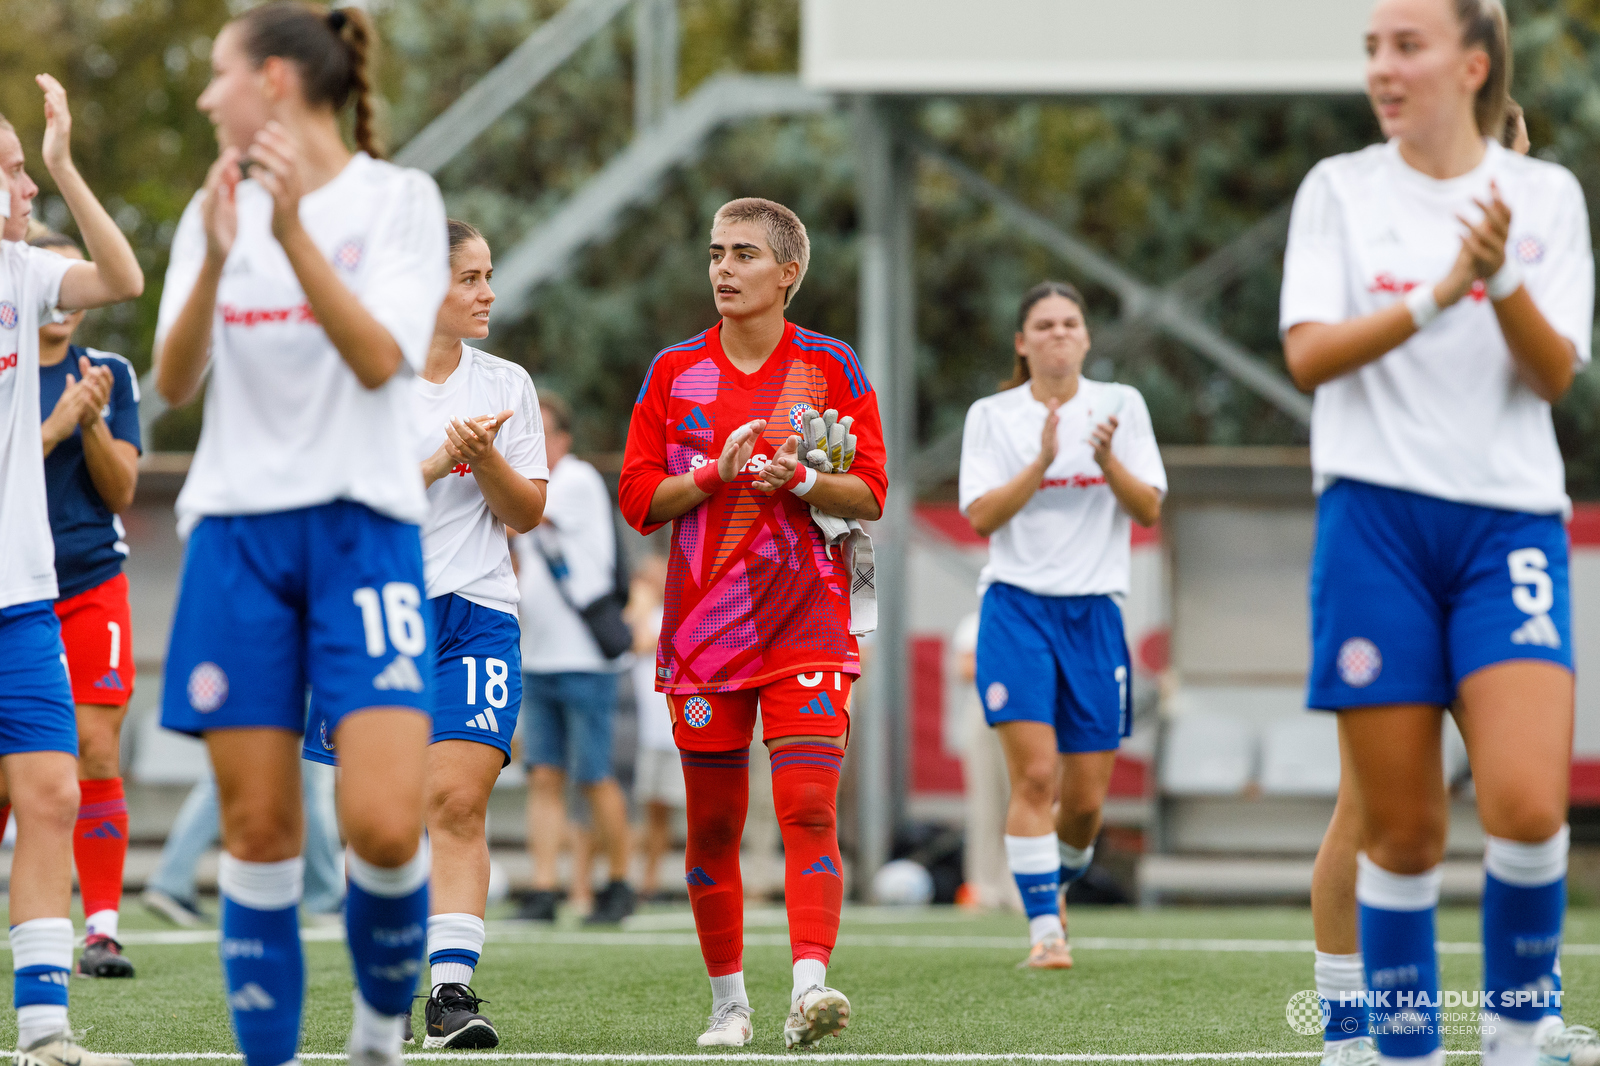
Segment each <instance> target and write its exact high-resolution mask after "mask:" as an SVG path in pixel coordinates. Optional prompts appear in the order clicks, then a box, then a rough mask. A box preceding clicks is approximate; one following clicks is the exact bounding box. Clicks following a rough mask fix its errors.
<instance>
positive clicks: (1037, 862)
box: [1005, 833, 1067, 944]
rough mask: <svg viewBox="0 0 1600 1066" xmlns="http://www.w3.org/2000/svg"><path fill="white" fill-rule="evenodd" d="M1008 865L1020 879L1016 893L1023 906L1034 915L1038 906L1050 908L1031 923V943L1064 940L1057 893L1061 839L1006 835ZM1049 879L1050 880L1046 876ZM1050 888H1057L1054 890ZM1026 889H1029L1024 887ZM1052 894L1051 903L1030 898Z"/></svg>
mask: <svg viewBox="0 0 1600 1066" xmlns="http://www.w3.org/2000/svg"><path fill="white" fill-rule="evenodd" d="M1005 839H1006V865H1007V866H1009V867H1010V869H1011V875H1012V876H1013V877H1015V878H1016V879H1017V889H1018V891H1020V892H1021V893H1022V896H1023V901H1024V904H1023V905H1024V906H1025V907H1026V909H1028V910H1030V911H1032V910H1036V909H1038V908H1037V906H1036V904H1038V903H1042V904H1043V905H1045V906H1048V907H1049V912H1048V913H1041V914H1036V915H1034V916H1033V917H1032V918H1029V919H1028V940H1029V942H1030V943H1031V944H1039V943H1042V942H1044V941H1046V940H1064V939H1066V936H1067V931H1066V930H1065V929H1063V928H1062V927H1061V914H1060V912H1059V911H1058V910H1057V909H1056V908H1057V907H1058V906H1059V903H1058V900H1057V893H1058V892H1059V890H1060V882H1059V878H1058V876H1057V875H1058V874H1059V872H1060V870H1061V853H1060V850H1059V849H1060V846H1061V842H1060V838H1058V837H1057V836H1056V835H1055V834H1054V833H1042V834H1040V835H1039V836H1036V837H1018V836H1012V835H1011V834H1009V833H1007V834H1006V838H1005ZM1046 875H1048V877H1047V876H1046ZM1050 885H1054V886H1056V887H1055V888H1054V889H1051V888H1049V886H1050ZM1025 886H1026V887H1025ZM1035 891H1037V892H1046V891H1048V892H1049V894H1050V895H1049V899H1048V900H1040V899H1039V898H1038V897H1036V896H1030V895H1029V893H1030V892H1035Z"/></svg>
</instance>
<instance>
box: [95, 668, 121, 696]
mask: <svg viewBox="0 0 1600 1066" xmlns="http://www.w3.org/2000/svg"><path fill="white" fill-rule="evenodd" d="M94 687H95V688H109V689H115V690H116V691H118V692H121V691H122V678H120V677H118V676H117V672H116V671H115V670H107V671H106V676H105V677H102V678H101V679H100V680H99V681H96V682H95V683H94Z"/></svg>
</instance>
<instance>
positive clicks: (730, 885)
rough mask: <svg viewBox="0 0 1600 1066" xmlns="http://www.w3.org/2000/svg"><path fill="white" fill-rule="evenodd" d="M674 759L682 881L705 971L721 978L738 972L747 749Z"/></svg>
mask: <svg viewBox="0 0 1600 1066" xmlns="http://www.w3.org/2000/svg"><path fill="white" fill-rule="evenodd" d="M680 755H681V756H682V758H683V780H684V785H685V790H686V792H687V804H686V807H687V815H688V823H689V833H688V844H687V846H686V847H685V849H684V866H685V867H686V868H687V870H686V873H685V876H684V881H685V882H686V883H687V884H688V886H689V905H690V907H691V908H692V909H693V910H694V928H695V932H696V933H698V934H699V936H700V954H701V955H702V956H703V957H704V958H705V961H706V972H707V973H709V974H710V975H711V976H712V977H726V976H728V975H731V974H734V973H738V972H740V971H742V970H743V969H744V882H743V879H742V878H741V877H740V874H739V840H740V838H741V837H742V836H743V835H744V819H745V814H746V813H747V812H748V811H749V809H750V749H748V748H740V749H738V750H736V751H684V752H680Z"/></svg>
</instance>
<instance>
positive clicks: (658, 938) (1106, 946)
mask: <svg viewBox="0 0 1600 1066" xmlns="http://www.w3.org/2000/svg"><path fill="white" fill-rule="evenodd" d="M488 934H489V939H488V946H489V947H491V948H492V947H494V946H496V945H499V944H557V945H570V946H581V947H626V948H637V947H674V948H683V947H696V946H698V945H699V940H697V939H696V938H695V935H694V934H693V933H628V932H621V933H590V932H579V931H576V930H574V931H571V932H562V931H546V930H542V929H537V928H534V927H533V923H531V922H515V921H506V922H491V923H489V928H488ZM217 938H218V933H217V930H215V929H150V930H135V929H130V930H128V931H127V932H125V933H123V934H122V935H121V936H120V937H119V938H118V939H120V940H121V941H122V943H123V944H125V945H127V946H130V947H132V946H140V947H167V946H172V945H182V944H214V943H216V941H217ZM300 939H301V940H303V941H306V942H308V943H328V942H335V941H342V940H343V939H344V930H343V929H341V928H339V927H337V926H315V927H311V928H307V929H302V930H300ZM1021 940H1022V934H1021V933H1020V932H1019V933H1018V934H1017V936H954V935H950V936H944V935H920V936H919V935H909V934H908V935H894V934H871V933H851V932H844V933H841V934H840V936H839V946H840V947H858V948H911V949H937V950H944V949H949V948H961V949H971V950H995V949H999V950H1005V951H1010V950H1015V949H1016V948H1017V946H1018V944H1019V943H1020V942H1021ZM744 942H745V946H747V947H787V946H788V944H789V938H788V936H787V935H785V934H781V933H755V934H746V935H745V938H744ZM1072 946H1073V947H1074V948H1076V949H1079V950H1082V951H1151V952H1163V951H1171V952H1184V951H1196V952H1213V953H1223V952H1229V953H1247V954H1271V955H1281V954H1298V955H1303V954H1309V953H1310V952H1311V951H1313V950H1314V949H1315V945H1314V944H1313V942H1312V941H1310V940H1250V939H1189V938H1181V937H1105V936H1080V937H1074V938H1073V940H1072ZM1437 947H1438V950H1439V953H1440V954H1441V955H1477V954H1479V953H1480V952H1481V950H1482V948H1481V947H1480V946H1479V945H1478V944H1476V943H1474V942H1471V941H1455V942H1450V941H1442V942H1440V943H1439V944H1438V945H1437ZM10 949H11V945H10V942H9V941H4V942H0V950H4V951H9V950H10ZM1561 953H1562V954H1563V955H1571V956H1600V944H1563V945H1562V947H1561ZM720 1057H726V1056H720Z"/></svg>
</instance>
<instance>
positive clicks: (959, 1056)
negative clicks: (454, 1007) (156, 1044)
mask: <svg viewBox="0 0 1600 1066" xmlns="http://www.w3.org/2000/svg"><path fill="white" fill-rule="evenodd" d="M0 1054H4V1055H10V1054H13V1052H10V1051H4V1052H0ZM101 1054H120V1055H121V1056H122V1057H123V1058H129V1059H135V1060H139V1061H144V1062H160V1061H168V1062H171V1061H176V1060H180V1059H182V1060H188V1061H194V1060H201V1059H205V1060H213V1061H224V1062H237V1061H239V1060H240V1059H241V1058H243V1056H242V1055H239V1054H238V1053H237V1052H230V1051H181V1052H178V1051H167V1052H131V1053H130V1052H101ZM1445 1054H1446V1055H1477V1054H1480V1053H1479V1052H1477V1051H1446V1052H1445ZM1321 1056H1322V1052H1320V1051H1174V1052H1171V1053H1167V1054H1161V1053H1150V1054H1128V1055H1097V1054H1094V1053H1092V1052H1089V1053H1081V1054H1065V1055H1046V1054H1030V1053H1027V1052H1017V1053H1015V1054H982V1053H977V1052H974V1053H971V1054H966V1053H962V1052H956V1053H953V1054H934V1053H926V1054H918V1053H915V1052H912V1053H907V1054H903V1055H895V1054H879V1055H852V1054H832V1053H828V1052H821V1051H819V1052H814V1053H812V1054H809V1055H807V1056H806V1059H807V1061H816V1060H819V1059H822V1060H830V1061H834V1062H1090V1063H1092V1062H1233V1061H1251V1060H1259V1059H1315V1058H1320V1057H1321ZM299 1057H300V1059H301V1060H302V1061H308V1062H310V1061H315V1062H345V1061H348V1056H347V1055H345V1054H343V1053H342V1052H327V1051H311V1052H306V1051H302V1052H301V1053H300V1056H299ZM404 1058H405V1060H406V1061H407V1062H484V1061H494V1062H790V1063H792V1062H794V1061H795V1057H794V1055H792V1054H790V1055H758V1054H749V1053H738V1052H735V1053H729V1054H709V1055H706V1054H701V1055H646V1054H615V1055H611V1054H605V1053H596V1054H585V1053H577V1052H565V1051H465V1052H463V1051H438V1052H426V1051H425V1052H421V1053H413V1054H407V1055H405V1056H404Z"/></svg>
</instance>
